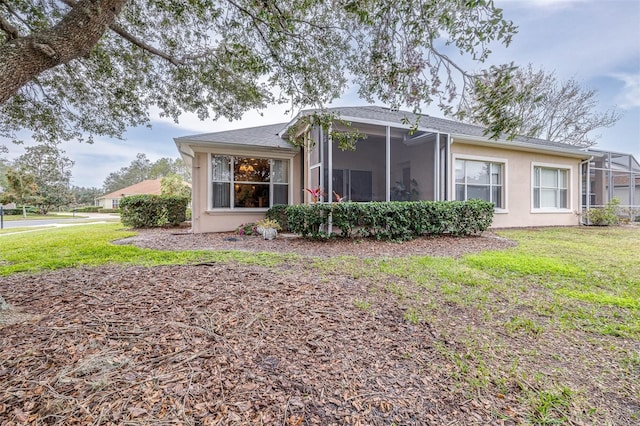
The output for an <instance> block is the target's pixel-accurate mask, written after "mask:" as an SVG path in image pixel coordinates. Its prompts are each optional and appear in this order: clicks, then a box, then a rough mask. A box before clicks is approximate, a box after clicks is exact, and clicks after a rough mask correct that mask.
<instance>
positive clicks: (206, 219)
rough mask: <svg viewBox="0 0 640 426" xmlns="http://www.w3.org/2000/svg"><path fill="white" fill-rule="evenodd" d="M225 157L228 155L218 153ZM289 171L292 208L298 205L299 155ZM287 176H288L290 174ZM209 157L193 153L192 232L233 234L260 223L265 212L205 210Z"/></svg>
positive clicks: (279, 155)
mask: <svg viewBox="0 0 640 426" xmlns="http://www.w3.org/2000/svg"><path fill="white" fill-rule="evenodd" d="M221 154H224V155H229V154H230V153H229V152H221ZM236 154H237V155H243V156H251V155H253V156H256V157H259V158H282V154H279V153H276V154H273V156H270V155H269V153H268V152H259V153H255V152H250V151H247V152H241V151H236ZM290 167H291V168H292V175H293V177H292V181H291V182H289V185H290V187H291V190H290V192H289V193H290V194H292V201H291V203H292V204H296V203H299V202H300V189H301V186H300V154H299V153H298V154H296V155H295V157H294V158H293V160H292V162H291V163H290ZM290 176H291V174H290ZM208 184H209V153H207V152H196V153H195V155H194V159H193V170H192V189H193V190H192V194H193V200H192V203H193V206H192V225H191V226H192V230H193V232H195V233H203V232H227V231H233V230H235V229H236V228H237V227H238V226H240V225H242V224H244V223H249V222H255V221H257V220H260V219H263V218H264V216H265V213H266V210H267V209H234V210H231V209H220V210H209V200H208V197H209V188H208Z"/></svg>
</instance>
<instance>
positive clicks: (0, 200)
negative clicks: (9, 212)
mask: <svg viewBox="0 0 640 426" xmlns="http://www.w3.org/2000/svg"><path fill="white" fill-rule="evenodd" d="M37 191H38V186H37V185H36V178H35V176H34V175H33V174H31V173H29V172H26V171H25V170H17V169H12V168H10V169H8V170H7V171H6V188H4V192H2V193H0V204H9V203H16V204H17V205H19V206H21V207H22V217H23V218H25V219H26V217H27V208H26V205H27V204H31V203H32V202H34V201H35V200H36V192H37Z"/></svg>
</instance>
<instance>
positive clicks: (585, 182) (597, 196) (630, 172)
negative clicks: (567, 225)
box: [582, 149, 640, 221]
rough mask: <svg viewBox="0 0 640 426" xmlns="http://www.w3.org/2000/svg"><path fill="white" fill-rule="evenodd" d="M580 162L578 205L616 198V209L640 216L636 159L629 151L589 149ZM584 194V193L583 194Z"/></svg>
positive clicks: (639, 171) (597, 204) (587, 206)
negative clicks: (580, 192)
mask: <svg viewBox="0 0 640 426" xmlns="http://www.w3.org/2000/svg"><path fill="white" fill-rule="evenodd" d="M588 152H589V153H590V154H592V155H593V157H592V159H591V160H590V161H589V162H585V163H584V164H583V166H582V208H583V210H588V209H591V208H599V207H604V206H605V205H606V204H607V203H608V202H609V201H611V200H612V199H614V198H617V199H618V200H619V201H620V205H619V213H620V214H621V215H622V216H627V215H628V217H629V219H630V220H632V221H636V220H639V219H640V163H638V160H637V159H636V158H635V157H634V156H633V155H631V154H623V153H617V152H609V151H600V150H592V149H590V150H589V151H588ZM587 195H588V196H587Z"/></svg>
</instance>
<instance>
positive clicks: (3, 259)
mask: <svg viewBox="0 0 640 426" xmlns="http://www.w3.org/2000/svg"><path fill="white" fill-rule="evenodd" d="M133 235H135V232H131V231H127V230H125V229H124V228H123V227H122V225H121V224H119V223H109V224H97V225H87V226H73V227H68V228H57V229H45V230H39V231H34V232H26V233H21V234H14V235H6V236H3V237H2V240H1V241H0V243H1V244H2V252H1V254H0V276H4V275H9V274H13V273H17V272H38V271H44V270H52V269H59V268H68V267H78V266H98V265H105V264H124V265H144V266H154V265H167V264H189V263H197V262H229V261H235V262H240V263H250V264H259V265H264V266H273V265H277V264H279V263H280V262H282V261H283V260H284V259H286V258H287V256H285V255H276V254H272V253H257V254H249V253H245V252H234V251H219V252H211V251H179V252H178V251H176V252H173V251H160V250H150V249H143V248H138V247H135V246H132V245H115V244H112V243H111V242H112V241H113V240H117V239H121V238H125V237H128V236H133Z"/></svg>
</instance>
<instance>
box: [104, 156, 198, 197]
mask: <svg viewBox="0 0 640 426" xmlns="http://www.w3.org/2000/svg"><path fill="white" fill-rule="evenodd" d="M169 175H178V176H180V177H181V178H182V179H183V180H185V181H187V182H188V181H189V180H190V177H189V173H188V171H187V168H186V167H185V165H184V162H183V161H182V159H173V158H167V157H164V158H161V159H159V160H158V161H156V162H151V160H149V159H148V158H147V156H146V155H145V154H144V153H139V154H138V155H137V156H136V159H135V160H133V161H132V162H131V164H129V165H128V166H126V167H122V168H120V170H118V171H116V172H112V173H109V175H108V176H107V178H106V179H105V180H104V184H103V187H102V189H103V191H104V193H105V194H108V193H110V192H114V191H117V190H119V189H122V188H126V187H127V186H131V185H134V184H136V183H138V182H142V181H143V180H147V179H158V178H161V177H164V176H169Z"/></svg>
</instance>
